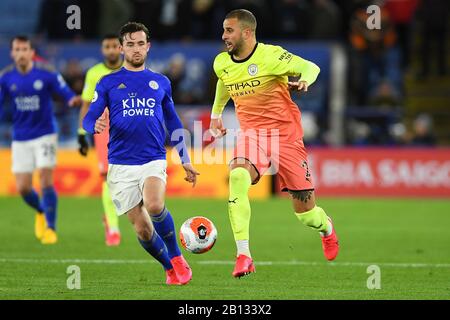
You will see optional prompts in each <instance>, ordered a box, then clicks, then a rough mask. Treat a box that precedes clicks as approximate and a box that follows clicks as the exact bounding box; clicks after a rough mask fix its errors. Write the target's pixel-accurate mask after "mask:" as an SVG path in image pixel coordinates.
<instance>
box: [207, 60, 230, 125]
mask: <svg viewBox="0 0 450 320" xmlns="http://www.w3.org/2000/svg"><path fill="white" fill-rule="evenodd" d="M223 56H224V55H223V53H222V54H219V55H218V56H217V57H216V58H215V59H214V63H213V69H214V72H215V73H216V76H217V78H218V80H217V84H216V95H215V97H214V103H213V107H212V111H211V118H219V117H220V116H221V115H222V112H223V109H225V106H226V104H227V102H228V100H230V94H229V93H228V90H227V87H226V86H225V84H224V83H223V81H222V80H221V76H222V74H223V67H222V60H223Z"/></svg>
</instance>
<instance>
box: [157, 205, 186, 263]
mask: <svg viewBox="0 0 450 320" xmlns="http://www.w3.org/2000/svg"><path fill="white" fill-rule="evenodd" d="M151 218H152V222H153V226H154V227H155V230H156V232H158V234H159V235H160V237H161V238H162V239H163V240H164V243H165V244H166V246H167V251H168V252H169V257H170V259H172V258H173V257H178V256H179V255H181V252H180V248H179V247H178V243H177V235H176V232H175V225H174V223H173V219H172V215H171V214H170V212H169V210H167V208H164V210H163V211H161V213H160V214H158V215H156V216H151Z"/></svg>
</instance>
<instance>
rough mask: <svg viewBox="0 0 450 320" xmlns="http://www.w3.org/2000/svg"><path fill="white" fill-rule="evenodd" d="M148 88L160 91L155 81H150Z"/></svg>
mask: <svg viewBox="0 0 450 320" xmlns="http://www.w3.org/2000/svg"><path fill="white" fill-rule="evenodd" d="M148 86H149V87H150V88H152V89H153V90H158V88H159V84H158V82H156V81H155V80H150V82H149V83H148Z"/></svg>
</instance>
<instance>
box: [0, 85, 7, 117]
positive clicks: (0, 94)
mask: <svg viewBox="0 0 450 320" xmlns="http://www.w3.org/2000/svg"><path fill="white" fill-rule="evenodd" d="M3 82H4V81H3V77H0V120H2V116H3V102H4V101H5V96H6V86H5V85H4V83H3Z"/></svg>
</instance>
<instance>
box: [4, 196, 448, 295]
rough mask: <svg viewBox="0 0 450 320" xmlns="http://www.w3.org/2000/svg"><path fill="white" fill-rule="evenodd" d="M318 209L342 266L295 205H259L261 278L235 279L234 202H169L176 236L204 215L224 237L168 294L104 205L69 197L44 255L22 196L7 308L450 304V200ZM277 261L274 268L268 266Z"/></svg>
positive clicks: (12, 233)
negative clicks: (374, 286)
mask: <svg viewBox="0 0 450 320" xmlns="http://www.w3.org/2000/svg"><path fill="white" fill-rule="evenodd" d="M320 205H321V206H322V207H323V208H324V209H325V210H326V211H327V212H328V213H329V215H331V216H332V217H333V219H334V222H335V225H336V230H337V231H338V235H339V237H340V244H341V252H340V255H339V256H338V258H337V259H336V263H328V262H326V261H325V259H324V257H323V254H322V249H321V242H320V238H319V236H318V234H316V233H315V232H314V231H312V230H309V229H308V228H306V227H304V226H303V225H301V224H300V222H299V221H298V220H297V219H296V217H295V216H294V215H293V213H292V210H291V204H290V202H289V201H288V200H287V199H273V200H268V201H252V208H253V211H252V223H251V247H252V254H253V258H254V259H255V261H256V269H257V273H255V274H252V275H251V276H248V277H244V278H242V279H234V278H232V277H231V271H232V268H233V265H232V264H231V262H232V261H233V260H234V254H235V247H234V241H233V238H232V233H231V228H230V226H229V222H228V214H227V204H226V201H217V200H198V199H168V200H167V206H168V208H169V209H170V211H171V212H172V214H173V216H174V219H175V223H176V226H177V228H178V227H179V226H180V225H181V223H182V222H183V221H184V220H185V219H186V218H188V217H190V216H194V215H205V216H207V217H209V218H210V219H212V220H213V222H214V223H215V224H216V226H217V228H218V231H219V236H218V241H217V243H216V246H215V247H214V248H213V250H212V251H210V252H208V253H205V254H202V255H193V254H189V253H186V252H185V256H186V257H187V260H188V261H189V262H190V263H191V266H192V269H193V273H194V277H193V280H192V282H191V283H190V284H189V285H187V286H183V287H168V286H166V285H164V280H165V277H164V273H163V270H162V268H161V267H160V266H159V265H158V264H156V263H154V261H153V258H151V257H149V256H148V255H147V253H146V252H145V251H144V250H143V249H142V248H141V247H140V246H139V244H138V242H137V240H136V237H135V235H134V232H133V230H132V228H131V225H130V224H129V222H128V221H127V219H126V218H125V217H122V218H121V219H120V223H121V229H122V232H123V242H122V244H121V245H120V246H119V247H115V248H109V247H106V246H105V245H104V232H103V226H102V224H101V212H102V206H101V201H100V199H97V198H64V197H62V198H60V203H59V213H60V215H59V220H58V232H59V237H60V241H59V242H58V244H56V245H53V246H43V245H41V244H40V243H39V242H38V241H37V240H36V239H35V238H34V234H33V223H34V214H33V212H32V211H31V210H30V209H29V208H28V207H27V206H26V205H25V204H24V203H23V202H22V200H21V199H20V198H14V197H13V198H0V212H1V216H0V243H1V245H0V299H449V298H450V229H449V228H450V201H448V200H420V199H352V198H338V199H334V198H323V199H320ZM20 259H25V260H20ZM63 259H81V260H82V261H80V262H73V261H71V260H70V261H61V260H63ZM92 260H113V261H116V262H126V260H132V261H131V262H133V261H134V262H135V263H105V262H104V261H103V262H102V261H97V262H98V263H94V262H96V261H92ZM146 260H148V263H146ZM211 261H225V262H224V263H222V264H208V263H210V262H211ZM227 261H228V262H229V263H227ZM267 261H272V262H273V264H272V265H268V264H258V262H267ZM289 261H297V262H302V263H304V264H291V265H289V264H286V263H285V262H289ZM358 263H360V264H358ZM377 263H378V264H379V266H380V269H381V289H379V290H369V289H368V288H367V285H366V283H367V278H368V277H369V276H370V275H369V274H368V273H367V266H369V265H371V264H377ZM401 263H404V265H402V264H401ZM412 263H420V264H426V265H425V266H423V265H420V266H418V267H417V266H416V267H412V266H410V265H409V264H412ZM73 264H75V265H78V266H79V267H80V269H81V289H80V290H69V289H68V288H67V285H66V281H67V277H68V276H69V275H68V274H67V273H66V270H67V267H68V266H69V265H73ZM437 264H444V265H440V266H439V265H437Z"/></svg>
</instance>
